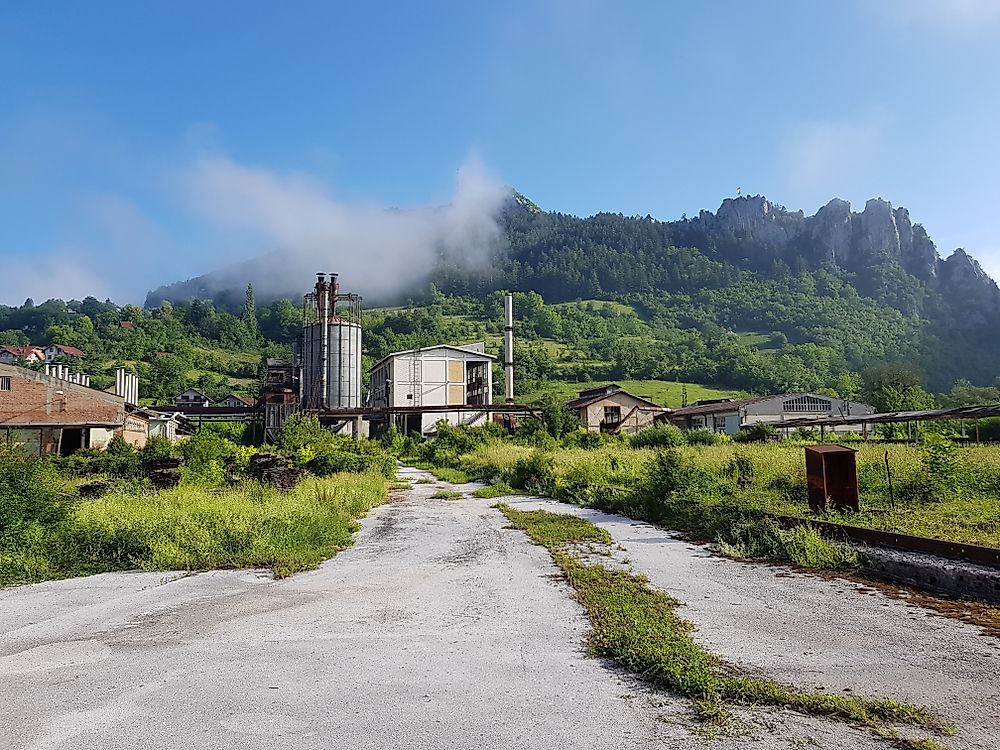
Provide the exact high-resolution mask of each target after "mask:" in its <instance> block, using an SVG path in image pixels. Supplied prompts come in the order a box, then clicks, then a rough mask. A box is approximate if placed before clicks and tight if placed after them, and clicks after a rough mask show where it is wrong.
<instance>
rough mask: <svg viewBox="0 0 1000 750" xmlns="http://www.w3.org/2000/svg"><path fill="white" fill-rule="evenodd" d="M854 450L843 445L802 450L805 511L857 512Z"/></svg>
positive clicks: (856, 472)
mask: <svg viewBox="0 0 1000 750" xmlns="http://www.w3.org/2000/svg"><path fill="white" fill-rule="evenodd" d="M856 454H857V451H855V450H854V449H853V448H848V447H846V446H843V445H811V446H809V447H807V448H806V479H807V481H808V483H809V510H811V511H812V512H813V513H822V512H823V511H825V510H827V503H829V506H830V508H829V509H830V510H841V511H843V510H855V511H856V510H859V507H860V506H859V501H858V462H857V456H856Z"/></svg>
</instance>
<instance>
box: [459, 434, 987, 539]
mask: <svg viewBox="0 0 1000 750" xmlns="http://www.w3.org/2000/svg"><path fill="white" fill-rule="evenodd" d="M857 447H858V454H857V459H858V481H859V489H860V494H861V507H862V512H861V513H844V514H840V513H829V514H825V515H824V516H822V519H823V520H827V521H833V522H838V521H839V522H843V523H848V524H853V525H858V526H864V527H868V528H875V529H882V530H885V531H895V532H901V533H906V534H914V535H917V536H928V537H933V538H938V539H947V540H951V541H957V542H965V543H975V544H984V545H988V546H1000V501H998V498H1000V448H998V447H995V446H967V447H964V448H956V449H954V451H953V453H952V454H951V456H949V460H948V461H947V462H946V463H942V462H941V461H940V460H939V459H937V458H935V457H934V456H933V454H932V453H930V451H928V450H925V449H923V448H920V447H916V446H908V445H889V446H886V445H878V444H870V445H865V444H859V445H858V446H857ZM886 451H888V453H889V464H890V467H891V471H892V484H893V490H894V492H893V502H890V495H889V489H888V480H887V477H886V471H885V462H884V458H885V452H886ZM670 452H672V453H674V454H676V455H677V456H679V458H680V463H681V465H682V470H681V473H682V474H683V477H680V478H679V480H678V482H677V483H675V486H672V487H657V486H655V483H651V478H654V477H655V475H656V474H657V472H658V471H659V468H658V466H657V463H656V462H657V461H658V460H659V459H658V456H659V455H660V454H661V453H662V451H658V450H655V449H650V448H638V449H635V448H630V447H629V446H627V445H606V446H603V447H600V448H597V449H583V448H557V449H554V450H545V451H542V450H539V449H536V448H532V447H529V446H525V445H518V444H513V443H509V442H502V441H493V442H489V443H486V444H483V445H478V446H475V447H474V448H472V449H470V450H469V451H468V452H465V453H461V454H460V455H458V456H455V457H453V458H452V459H451V461H450V464H451V465H452V466H454V467H457V468H458V469H459V470H460V471H462V472H464V473H466V474H467V475H468V476H470V477H471V478H473V479H477V480H481V481H485V482H501V481H503V482H507V483H509V484H510V485H511V486H513V487H515V488H518V489H521V490H528V491H531V492H534V493H538V494H543V495H546V496H549V497H555V498H558V499H561V500H566V501H568V502H572V503H576V504H579V505H586V506H593V507H600V508H602V509H605V510H609V511H613V512H619V513H624V514H626V515H630V516H632V517H638V518H644V519H645V520H650V521H653V522H657V523H663V524H665V525H667V526H670V527H671V528H676V529H678V530H683V531H689V532H691V533H694V534H697V535H701V536H702V537H703V538H706V539H715V538H716V536H717V534H718V532H719V524H722V525H723V526H725V527H727V528H728V526H730V525H731V524H732V523H734V522H735V523H741V522H743V520H744V519H746V518H748V517H750V516H751V515H752V514H754V513H760V512H767V513H774V514H779V515H787V516H795V517H800V518H809V517H812V515H811V514H810V512H809V506H808V499H807V496H806V480H805V459H804V454H803V446H802V445H801V444H794V443H783V444H764V445H746V444H744V445H736V444H733V443H724V444H720V445H712V446H691V445H685V446H679V447H675V448H672V449H671V451H670ZM942 465H944V466H945V467H946V468H947V469H948V474H949V475H948V476H942V475H941V473H940V469H938V470H937V471H935V469H934V467H935V466H937V467H940V466H942ZM748 468H749V472H748V471H747V469H748ZM741 477H742V479H741ZM723 516H728V517H729V520H726V519H725V518H723ZM794 546H795V545H793V547H794Z"/></svg>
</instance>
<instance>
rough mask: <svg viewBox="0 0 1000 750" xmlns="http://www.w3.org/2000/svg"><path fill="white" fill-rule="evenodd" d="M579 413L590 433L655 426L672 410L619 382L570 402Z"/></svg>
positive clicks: (594, 389) (637, 430)
mask: <svg viewBox="0 0 1000 750" xmlns="http://www.w3.org/2000/svg"><path fill="white" fill-rule="evenodd" d="M566 407H567V408H568V409H571V410H572V411H574V412H576V415H577V416H578V417H579V418H580V423H581V424H582V425H583V426H584V427H585V428H586V429H587V431H588V432H624V433H628V434H632V433H636V432H639V431H640V430H644V429H646V428H647V427H652V426H653V423H654V421H655V419H656V417H658V416H661V415H663V414H666V413H667V412H668V410H667V409H666V408H664V407H662V406H660V405H659V404H657V403H654V402H652V401H650V400H649V399H648V398H643V397H642V396H634V395H632V394H631V393H629V392H628V391H625V390H623V389H622V387H621V386H620V385H618V384H616V383H611V384H608V385H601V386H596V387H594V388H587V389H585V390H582V391H580V395H579V396H578V397H577V398H575V399H573V400H572V401H569V402H568V403H567V404H566Z"/></svg>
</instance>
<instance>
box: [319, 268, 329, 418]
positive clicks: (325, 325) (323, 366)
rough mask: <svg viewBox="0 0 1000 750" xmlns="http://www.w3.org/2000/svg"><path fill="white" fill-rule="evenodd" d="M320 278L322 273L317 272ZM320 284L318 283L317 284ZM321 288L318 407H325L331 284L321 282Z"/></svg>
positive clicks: (327, 381) (327, 380)
mask: <svg viewBox="0 0 1000 750" xmlns="http://www.w3.org/2000/svg"><path fill="white" fill-rule="evenodd" d="M317 276H319V277H320V278H321V279H322V278H323V274H321V273H320V274H317ZM318 286H320V285H318ZM321 286H322V290H319V289H317V291H320V295H319V306H320V311H319V320H320V326H321V330H322V333H321V338H320V342H319V388H320V396H319V408H320V409H325V408H326V407H327V394H328V393H329V390H327V389H328V388H329V378H330V373H329V369H330V296H331V285H329V284H322V285H321Z"/></svg>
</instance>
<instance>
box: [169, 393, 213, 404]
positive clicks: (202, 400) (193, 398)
mask: <svg viewBox="0 0 1000 750" xmlns="http://www.w3.org/2000/svg"><path fill="white" fill-rule="evenodd" d="M211 405H212V399H210V398H209V397H208V396H206V395H205V394H204V393H202V392H201V391H196V390H195V389H194V388H188V389H187V390H186V391H184V393H181V394H180V395H178V396H177V397H176V398H174V406H177V407H180V408H190V407H192V406H211Z"/></svg>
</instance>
